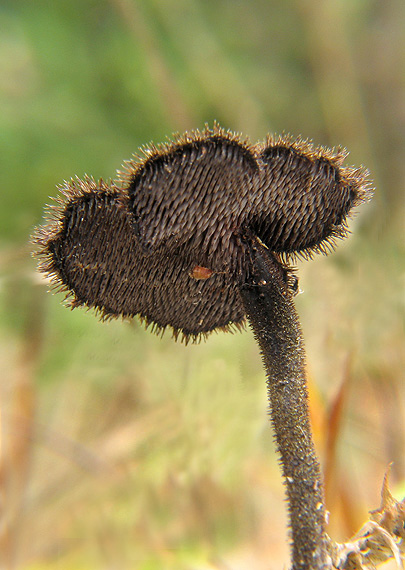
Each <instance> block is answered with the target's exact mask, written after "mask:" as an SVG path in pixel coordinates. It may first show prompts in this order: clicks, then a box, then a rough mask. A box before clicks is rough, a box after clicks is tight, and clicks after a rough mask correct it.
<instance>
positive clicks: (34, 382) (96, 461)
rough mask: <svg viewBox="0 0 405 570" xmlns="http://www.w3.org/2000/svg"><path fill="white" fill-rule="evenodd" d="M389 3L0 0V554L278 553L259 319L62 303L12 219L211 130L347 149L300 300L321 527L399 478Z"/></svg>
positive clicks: (335, 530) (239, 560)
mask: <svg viewBox="0 0 405 570" xmlns="http://www.w3.org/2000/svg"><path fill="white" fill-rule="evenodd" d="M404 102H405V4H404V3H403V2H402V1H401V0H397V1H396V0H386V1H385V2H379V1H377V0H350V1H348V0H325V1H324V2H317V1H316V0H302V1H301V0H285V1H284V2H279V1H276V0H266V1H265V0H252V1H242V0H187V1H186V0H143V1H141V0H139V1H137V0H98V1H93V0H80V1H79V0H69V1H68V0H54V1H49V0H48V1H46V0H36V1H35V2H32V0H9V1H7V0H1V1H0V157H1V158H0V161H1V164H2V167H1V173H0V177H1V185H0V196H1V203H0V370H1V383H0V413H1V439H0V452H1V456H0V567H1V568H11V569H17V568H18V569H24V570H25V569H27V570H28V569H29V570H34V569H35V570H39V569H48V568H52V569H53V568H58V569H61V570H62V569H63V570H65V569H66V570H67V569H79V570H80V569H86V570H87V569H89V570H92V569H120V570H121V569H127V568H128V569H140V570H155V569H156V570H162V569H164V570H165V569H168V570H171V569H176V570H191V569H193V570H202V569H221V570H225V569H226V570H245V569H249V570H251V569H255V570H256V569H257V570H261V569H266V570H269V569H270V570H273V569H274V570H276V569H278V570H279V569H281V568H283V567H286V566H287V565H288V556H289V555H288V544H287V535H286V532H287V531H286V514H285V502H284V500H283V499H284V494H283V486H282V483H281V477H280V472H279V466H278V463H277V457H276V454H275V450H274V444H273V441H272V433H271V429H270V425H269V422H268V417H267V402H266V393H265V381H264V373H263V370H262V367H261V362H260V356H259V351H258V348H257V346H256V344H255V343H254V340H253V337H252V334H251V333H250V332H249V331H246V332H245V333H243V334H235V335H232V334H213V335H212V336H211V337H210V338H209V339H208V340H207V341H206V342H203V343H201V344H199V345H193V346H187V347H185V346H183V345H181V344H177V343H175V342H174V341H173V340H172V339H171V338H170V334H166V335H165V336H164V337H163V338H162V339H160V338H158V337H155V336H154V335H152V334H151V333H150V332H149V331H145V330H144V329H143V327H142V326H141V325H140V324H139V323H138V322H136V321H135V322H133V323H122V322H119V321H116V322H110V323H100V322H98V320H97V319H96V318H95V316H94V315H93V314H92V312H91V311H89V312H86V311H84V310H75V311H73V312H72V311H69V310H67V309H66V308H65V307H64V306H63V305H62V303H61V301H62V300H63V295H61V294H59V295H51V294H49V293H48V292H47V291H48V290H47V284H46V283H45V282H44V280H43V279H42V278H41V276H40V275H38V273H37V272H36V269H35V267H36V264H35V261H34V260H33V259H32V258H31V255H30V254H31V249H32V247H31V246H30V244H29V237H30V234H31V233H32V231H33V228H34V226H35V225H38V224H40V223H41V218H42V214H43V208H44V205H45V204H46V203H49V202H50V198H49V197H50V196H55V195H57V190H56V188H55V187H56V185H58V184H60V183H62V181H63V180H64V179H69V178H70V177H72V176H74V175H78V176H79V177H82V176H83V175H84V174H85V173H87V174H90V175H93V176H94V177H95V178H99V177H103V178H110V177H114V176H115V173H116V170H117V169H119V168H120V167H121V165H122V162H123V160H125V159H128V158H130V157H131V154H132V153H133V152H135V151H136V150H137V149H138V147H140V146H141V145H143V144H146V143H149V142H150V141H152V140H153V141H154V142H156V143H158V142H163V141H165V140H166V138H167V137H168V136H170V135H171V134H172V133H173V132H182V131H184V130H187V129H194V128H203V127H204V124H205V123H208V124H209V125H211V126H212V124H213V122H214V120H217V121H218V122H219V123H220V124H221V125H222V126H223V127H225V128H229V129H231V130H234V131H240V132H242V133H243V134H245V135H248V136H249V137H250V138H251V140H252V141H256V140H261V139H263V138H264V137H265V136H266V134H267V133H268V132H273V133H281V132H289V133H291V134H295V135H299V134H301V135H302V136H303V137H307V138H310V139H313V140H314V142H315V143H316V144H323V145H327V146H336V145H340V146H344V147H346V148H347V149H348V150H349V151H350V156H349V158H348V159H347V164H354V165H360V164H364V165H365V166H367V168H369V170H370V172H371V177H372V179H373V183H374V186H375V188H376V191H375V197H374V199H373V201H372V202H371V203H370V204H368V205H366V206H363V207H362V208H361V211H360V212H359V214H358V216H357V217H356V218H355V219H354V220H353V221H352V224H351V226H352V230H353V235H352V236H351V237H350V238H349V239H348V240H346V241H345V242H342V243H341V244H340V245H339V247H338V250H337V251H336V253H334V254H332V255H330V256H329V257H327V258H326V257H324V256H318V257H317V259H315V260H314V261H312V262H310V263H309V262H306V263H299V264H298V267H299V276H300V286H301V289H302V290H303V294H302V295H299V296H298V297H297V298H296V305H297V308H298V311H299V313H300V316H301V319H302V325H303V329H304V335H305V339H306V346H307V353H308V378H309V388H310V396H311V414H312V422H313V426H314V432H315V438H316V445H317V449H318V451H319V455H320V458H321V461H322V465H323V469H324V472H325V479H326V494H327V506H328V508H329V510H330V527H329V530H330V534H331V535H332V536H333V537H334V538H335V539H337V540H344V539H347V538H348V537H349V536H350V535H351V534H352V533H354V532H355V531H356V530H357V529H358V527H359V526H360V525H361V524H362V523H363V522H364V521H365V519H366V518H367V516H368V511H369V510H370V509H372V508H377V507H378V506H379V503H380V487H381V484H382V479H383V476H384V473H385V471H386V469H387V467H388V464H389V463H390V462H392V461H393V462H394V464H393V467H392V469H391V478H390V480H391V487H392V489H393V491H394V492H396V493H397V494H398V496H399V497H401V496H402V495H404V494H405V487H404V485H403V481H404V477H405V453H404V451H405V384H404V380H405V378H404V370H405V349H404V340H405V335H404V321H405V319H404V314H405V294H404V293H405V251H404V237H405V235H404V232H405V230H404V227H405V224H404V219H405V199H404V198H405V188H404V180H405V154H404V150H405V135H404V133H405V105H404Z"/></svg>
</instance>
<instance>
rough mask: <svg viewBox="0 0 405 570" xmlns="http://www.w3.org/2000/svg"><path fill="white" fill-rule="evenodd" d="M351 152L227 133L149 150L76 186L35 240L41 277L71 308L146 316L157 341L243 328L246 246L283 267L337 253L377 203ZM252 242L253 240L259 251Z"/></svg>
mask: <svg viewBox="0 0 405 570" xmlns="http://www.w3.org/2000/svg"><path fill="white" fill-rule="evenodd" d="M346 155H347V153H346V151H344V150H341V149H332V150H330V149H324V148H323V147H314V146H313V145H312V143H311V142H309V141H305V140H303V139H301V138H298V139H294V138H293V137H291V136H288V135H282V136H278V137H271V136H269V137H268V138H267V139H266V141H265V142H264V143H258V144H256V145H252V144H251V143H250V142H249V140H248V139H246V138H243V137H242V136H241V135H239V134H235V133H233V132H231V131H226V130H224V129H222V128H221V127H220V126H218V125H217V124H214V126H213V127H212V128H209V127H208V126H206V127H205V129H204V130H202V131H198V130H196V131H192V132H189V133H185V134H183V135H175V136H174V138H173V140H169V141H167V142H166V143H163V144H161V145H153V144H151V145H149V146H146V147H143V148H141V150H140V152H139V153H138V154H137V155H135V156H134V157H133V158H132V159H131V160H129V161H127V162H126V163H124V166H123V170H122V172H119V173H118V174H119V175H118V178H117V180H115V181H107V182H104V181H103V180H98V181H96V180H95V179H94V178H92V177H89V176H86V177H85V178H84V179H83V180H80V179H79V178H73V179H71V180H70V181H68V182H65V183H64V184H63V185H62V186H61V187H60V188H59V191H60V196H59V197H58V198H57V199H56V203H55V204H54V205H52V206H49V207H48V211H47V223H46V224H45V225H44V226H42V227H40V228H38V229H37V230H36V233H35V236H34V243H35V246H36V248H37V250H38V251H37V256H38V258H39V261H40V263H39V269H40V271H41V272H43V273H44V274H46V275H48V276H49V278H50V281H51V285H52V288H54V289H55V290H58V291H63V292H64V293H65V295H66V299H67V304H68V305H69V306H70V307H71V308H75V307H79V306H85V307H87V308H93V309H95V311H96V313H97V315H99V316H100V317H101V318H102V319H103V320H108V319H111V318H116V317H122V318H124V319H132V318H133V317H134V316H138V317H140V319H141V321H142V322H143V323H144V324H145V326H146V327H149V328H151V330H153V332H155V333H157V334H163V333H164V331H165V330H166V329H170V330H171V331H172V333H173V336H174V337H175V338H178V339H181V340H183V341H186V342H188V341H191V342H198V341H199V340H201V339H202V338H205V337H206V336H207V335H208V334H210V332H212V331H213V330H218V331H220V330H225V331H236V330H239V329H241V328H243V327H244V324H245V313H244V309H243V305H242V301H241V296H240V291H239V288H240V285H241V283H243V282H244V281H245V280H246V277H247V276H248V275H249V273H250V270H251V252H250V245H249V240H246V236H250V240H251V239H252V236H253V237H254V239H260V240H261V242H262V244H263V245H264V246H265V247H266V248H267V249H268V250H269V251H270V252H271V254H272V255H273V256H275V259H276V258H277V259H276V261H277V263H279V264H281V265H282V266H283V271H284V273H285V276H286V277H285V278H286V284H287V285H288V288H289V289H290V290H291V291H292V292H294V290H295V289H297V280H296V278H295V277H294V276H293V273H292V271H293V270H292V268H291V263H292V262H293V261H294V259H295V258H296V257H304V258H307V259H310V258H311V257H312V256H313V255H314V254H315V253H319V252H323V253H328V252H329V251H330V250H332V249H333V248H334V246H335V243H336V241H337V240H338V239H340V238H341V237H344V236H345V235H346V233H347V218H348V216H349V215H351V213H352V210H353V208H354V207H356V206H357V205H359V204H361V203H362V202H363V201H365V200H366V199H367V198H368V196H369V194H370V190H369V182H368V179H367V176H368V174H367V172H366V171H365V170H364V169H355V168H350V167H345V166H343V161H344V160H345V158H346ZM250 243H252V241H250Z"/></svg>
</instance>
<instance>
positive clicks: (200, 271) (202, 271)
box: [189, 265, 214, 281]
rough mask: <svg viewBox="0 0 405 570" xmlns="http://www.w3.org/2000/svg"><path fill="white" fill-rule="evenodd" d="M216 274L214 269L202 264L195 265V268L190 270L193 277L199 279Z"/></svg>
mask: <svg viewBox="0 0 405 570" xmlns="http://www.w3.org/2000/svg"><path fill="white" fill-rule="evenodd" d="M213 274H214V271H213V270H212V269H209V267H204V266H202V265H195V266H194V267H193V269H192V270H191V271H190V272H189V275H190V277H191V278H192V279H196V280H197V281H200V280H205V279H209V278H210V277H211V276H212V275H213Z"/></svg>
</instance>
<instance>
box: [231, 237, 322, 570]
mask: <svg viewBox="0 0 405 570" xmlns="http://www.w3.org/2000/svg"><path fill="white" fill-rule="evenodd" d="M252 257H253V271H252V275H251V276H250V277H249V278H248V279H247V281H246V283H245V284H244V285H243V286H242V288H241V296H242V299H243V304H244V307H245V310H246V314H247V317H248V319H249V322H250V325H251V327H252V329H253V332H254V335H255V337H256V340H257V342H258V343H259V346H260V349H261V354H262V359H263V363H264V367H265V370H266V374H267V391H268V399H269V403H270V416H271V421H272V424H273V428H274V434H275V440H276V443H277V447H278V451H279V453H280V461H281V465H282V472H283V477H284V482H285V485H286V488H287V501H288V510H289V523H290V527H291V538H292V545H291V549H292V569H293V570H320V569H321V568H322V569H323V570H325V569H327V568H332V566H331V562H330V557H329V556H328V543H329V539H328V537H327V534H326V530H325V529H326V519H327V512H326V509H325V506H324V497H323V483H322V477H321V470H320V466H319V462H318V459H317V456H316V453H315V448H314V443H313V439H312V432H311V425H310V419H309V409H308V392H307V385H306V377H305V350H304V342H303V337H302V332H301V327H300V323H299V319H298V315H297V312H296V310H295V307H294V303H293V301H292V293H291V292H290V291H289V289H288V286H287V283H286V271H285V269H284V268H283V267H282V265H281V264H280V263H279V262H277V261H276V260H275V259H273V257H272V256H271V254H270V252H269V251H268V250H267V249H265V248H264V247H263V246H262V245H261V244H259V243H258V242H256V243H254V244H253V245H252Z"/></svg>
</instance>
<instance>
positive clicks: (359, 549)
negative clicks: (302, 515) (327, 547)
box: [331, 470, 405, 570]
mask: <svg viewBox="0 0 405 570" xmlns="http://www.w3.org/2000/svg"><path fill="white" fill-rule="evenodd" d="M388 475H389V470H388V471H387V473H386V474H385V477H384V482H383V486H382V490H381V505H380V508H379V509H376V510H374V511H371V512H370V519H369V520H368V521H367V522H366V523H365V524H364V525H363V526H362V527H361V529H360V530H359V531H358V532H357V533H356V534H355V535H354V536H353V537H352V538H351V539H350V540H349V541H348V542H345V543H343V544H338V543H333V542H331V557H332V561H333V565H334V568H337V569H338V570H375V569H376V568H377V566H378V565H379V564H382V563H383V562H386V561H387V560H389V559H390V558H394V560H395V562H396V565H397V568H400V569H402V568H403V557H404V555H405V541H404V538H405V498H404V499H403V500H402V501H397V500H396V499H395V498H394V497H393V496H392V494H391V493H390V491H389V488H388Z"/></svg>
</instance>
